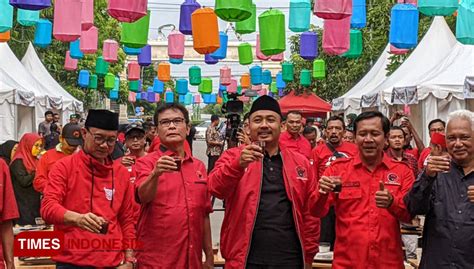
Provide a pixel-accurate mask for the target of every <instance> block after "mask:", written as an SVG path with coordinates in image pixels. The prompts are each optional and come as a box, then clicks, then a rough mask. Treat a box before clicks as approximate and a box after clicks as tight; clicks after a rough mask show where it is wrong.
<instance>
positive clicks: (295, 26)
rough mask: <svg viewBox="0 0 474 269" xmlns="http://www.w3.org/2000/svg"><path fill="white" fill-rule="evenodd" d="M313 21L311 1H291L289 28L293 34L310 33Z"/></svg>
mask: <svg viewBox="0 0 474 269" xmlns="http://www.w3.org/2000/svg"><path fill="white" fill-rule="evenodd" d="M310 19H311V2H310V0H290V22H289V28H290V30H291V31H293V32H298V33H299V32H304V31H308V29H309V23H310Z"/></svg>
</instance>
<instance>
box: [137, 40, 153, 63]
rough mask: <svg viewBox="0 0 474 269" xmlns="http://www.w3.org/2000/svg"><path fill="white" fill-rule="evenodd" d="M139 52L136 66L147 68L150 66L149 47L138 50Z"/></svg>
mask: <svg viewBox="0 0 474 269" xmlns="http://www.w3.org/2000/svg"><path fill="white" fill-rule="evenodd" d="M140 50H141V52H140V54H138V64H139V65H140V66H149V65H151V46H150V45H146V46H144V47H143V48H141V49H140Z"/></svg>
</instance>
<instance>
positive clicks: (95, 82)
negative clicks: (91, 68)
mask: <svg viewBox="0 0 474 269" xmlns="http://www.w3.org/2000/svg"><path fill="white" fill-rule="evenodd" d="M98 82H99V78H98V77H97V75H95V74H94V75H91V76H90V78H89V86H88V88H89V89H92V90H97V85H98V84H99V83H98Z"/></svg>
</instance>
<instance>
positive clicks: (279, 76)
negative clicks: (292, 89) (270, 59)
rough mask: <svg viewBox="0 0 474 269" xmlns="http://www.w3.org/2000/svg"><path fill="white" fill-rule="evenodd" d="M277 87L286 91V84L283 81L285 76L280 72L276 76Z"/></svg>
mask: <svg viewBox="0 0 474 269" xmlns="http://www.w3.org/2000/svg"><path fill="white" fill-rule="evenodd" d="M276 86H277V89H284V88H285V87H286V82H285V81H284V80H283V75H282V73H281V72H278V74H277V75H276Z"/></svg>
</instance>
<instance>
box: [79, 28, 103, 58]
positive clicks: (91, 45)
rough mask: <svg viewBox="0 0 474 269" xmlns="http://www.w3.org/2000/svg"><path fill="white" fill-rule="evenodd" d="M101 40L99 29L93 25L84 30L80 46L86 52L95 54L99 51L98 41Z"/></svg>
mask: <svg viewBox="0 0 474 269" xmlns="http://www.w3.org/2000/svg"><path fill="white" fill-rule="evenodd" d="M98 41H99V30H98V29H97V27H95V26H92V27H90V28H89V29H88V30H86V31H82V35H81V43H80V48H81V51H82V52H83V53H84V54H94V53H96V52H97V42H98Z"/></svg>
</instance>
